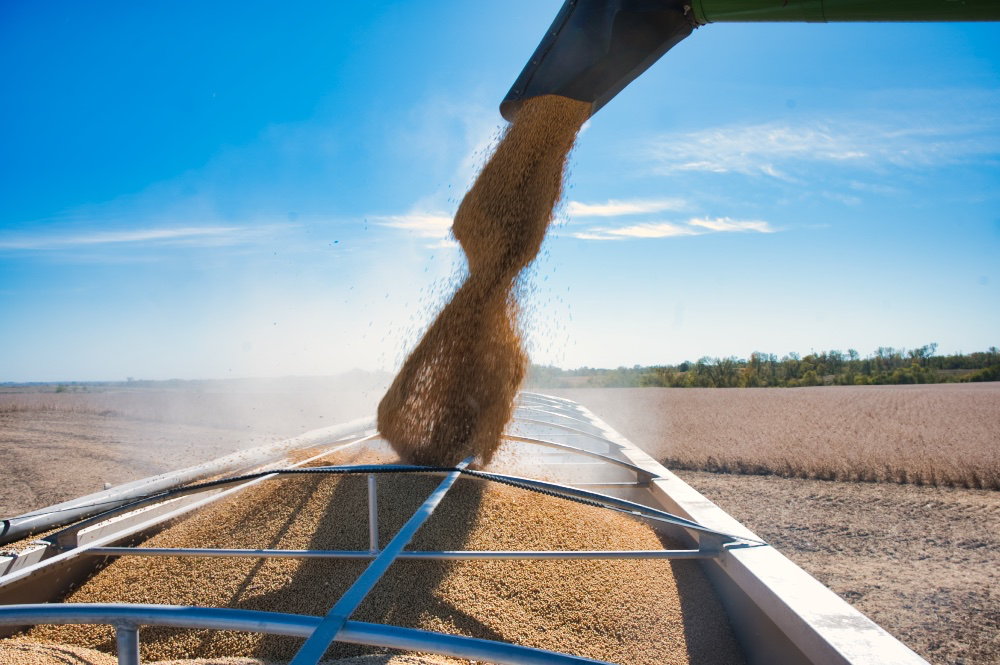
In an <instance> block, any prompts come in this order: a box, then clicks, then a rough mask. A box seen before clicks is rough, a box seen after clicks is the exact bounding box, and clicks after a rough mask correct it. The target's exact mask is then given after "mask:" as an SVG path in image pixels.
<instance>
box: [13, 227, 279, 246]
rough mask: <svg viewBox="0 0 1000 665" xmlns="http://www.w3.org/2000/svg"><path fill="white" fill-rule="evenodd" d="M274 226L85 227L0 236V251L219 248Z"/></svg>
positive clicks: (244, 240) (249, 237) (266, 230)
mask: <svg viewBox="0 0 1000 665" xmlns="http://www.w3.org/2000/svg"><path fill="white" fill-rule="evenodd" d="M271 230H274V227H259V226H258V227H247V226H181V227H160V228H146V229H116V230H110V231H109V230H88V231H77V232H62V233H58V232H57V233H45V234H38V233H36V234H33V235H14V234H4V235H0V249H2V250H28V251H30V250H35V251H45V250H58V249H72V248H75V247H76V248H80V247H99V246H116V245H146V246H184V247H219V246H226V245H235V244H240V243H244V242H247V241H249V240H250V239H251V238H253V237H255V236H260V235H262V234H264V233H266V232H268V231H271Z"/></svg>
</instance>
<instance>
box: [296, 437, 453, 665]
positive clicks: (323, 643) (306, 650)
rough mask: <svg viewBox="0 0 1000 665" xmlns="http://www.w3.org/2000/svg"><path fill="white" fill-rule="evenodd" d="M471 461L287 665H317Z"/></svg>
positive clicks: (409, 523)
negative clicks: (348, 620)
mask: <svg viewBox="0 0 1000 665" xmlns="http://www.w3.org/2000/svg"><path fill="white" fill-rule="evenodd" d="M472 460H473V458H472V457H469V458H467V459H466V460H464V461H463V462H461V463H460V464H458V465H457V466H456V467H455V470H454V471H452V472H451V473H449V474H448V475H447V476H446V477H445V479H444V480H442V481H441V484H440V485H438V487H437V489H436V490H434V492H433V493H432V494H431V495H430V496H429V497H427V500H426V501H424V503H423V504H422V505H421V506H420V507H419V508H418V509H417V512H415V513H414V514H413V517H411V518H410V519H409V520H408V521H407V522H406V524H404V525H403V528H402V529H400V530H399V533H397V534H396V535H395V537H393V539H392V540H390V541H389V544H388V545H386V546H385V549H384V550H382V551H381V552H380V553H379V555H378V556H377V557H375V560H374V561H372V562H371V564H370V565H369V566H368V567H367V568H366V569H365V572H363V573H361V576H360V577H359V578H358V579H357V580H355V581H354V584H352V585H351V588H350V589H348V590H347V591H346V592H345V593H344V595H343V596H341V597H340V600H338V601H337V603H336V604H335V605H334V606H333V607H332V608H330V611H329V612H327V613H326V616H325V617H323V621H322V622H321V623H320V625H319V626H317V627H316V630H315V631H313V634H312V635H310V636H309V639H307V640H306V643H305V644H303V645H302V648H300V649H299V651H298V653H296V654H295V657H294V658H292V660H291V662H290V663H289V665H316V663H319V661H320V659H321V658H323V654H324V653H326V650H327V649H328V648H329V646H330V644H331V643H332V642H333V641H334V640H336V639H337V633H339V632H340V630H341V628H343V627H344V624H345V623H346V622H347V619H348V617H350V616H351V614H352V613H353V612H354V610H356V609H357V608H358V605H360V604H361V602H362V601H363V600H364V599H365V596H367V595H368V593H369V592H370V591H371V590H372V588H373V587H374V586H375V585H376V584H377V583H378V581H379V580H380V579H381V578H382V575H384V574H385V571H387V570H388V569H389V566H391V565H392V563H393V561H395V560H396V557H397V556H399V554H400V552H402V551H403V548H404V547H406V546H407V545H408V544H409V542H410V540H411V539H412V538H413V534H415V533H416V532H417V529H419V528H420V527H421V526H423V524H424V522H426V521H427V519H428V518H429V517H430V516H431V514H432V513H433V512H434V509H435V508H437V507H438V504H440V503H441V499H443V498H444V495H445V494H447V493H448V490H449V489H451V486H452V485H454V484H455V481H456V480H458V476H459V475H460V474H461V473H462V470H463V469H465V467H467V466H469V464H471V463H472Z"/></svg>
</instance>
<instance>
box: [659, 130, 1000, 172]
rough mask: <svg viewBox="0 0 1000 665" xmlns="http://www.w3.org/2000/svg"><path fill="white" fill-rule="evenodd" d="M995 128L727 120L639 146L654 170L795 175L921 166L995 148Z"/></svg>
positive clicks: (998, 145)
mask: <svg viewBox="0 0 1000 665" xmlns="http://www.w3.org/2000/svg"><path fill="white" fill-rule="evenodd" d="M998 152H1000V137H998V136H997V135H996V133H995V128H990V127H985V126H983V127H976V126H971V125H968V124H961V125H956V124H954V123H951V124H944V123H942V124H940V125H923V124H921V125H912V124H911V125H909V126H907V125H903V124H901V123H894V122H892V121H890V120H886V121H884V122H864V121H853V120H842V121H818V120H817V121H813V122H805V123H802V124H798V125H795V124H790V123H776V122H771V123H757V124H746V125H732V126H729V127H722V128H716V129H707V130H703V131H700V132H694V133H685V134H682V133H671V134H665V135H661V136H659V137H658V138H656V139H655V140H653V141H652V142H651V143H650V144H649V145H648V147H645V148H643V150H642V155H643V157H644V158H645V159H648V160H649V161H651V162H652V163H653V170H654V172H656V173H659V174H663V175H668V174H673V173H677V172H680V171H702V172H712V173H739V174H743V175H748V176H767V177H771V178H778V179H782V180H790V181H792V180H795V170H796V168H797V167H798V166H800V165H804V164H807V163H816V164H819V163H822V164H827V165H836V164H840V165H850V166H852V167H855V168H869V169H871V168H884V167H886V166H894V167H900V168H924V167H928V166H937V165H943V164H952V163H960V162H966V161H972V160H975V159H981V158H984V157H989V156H991V155H996V154H997V153H998Z"/></svg>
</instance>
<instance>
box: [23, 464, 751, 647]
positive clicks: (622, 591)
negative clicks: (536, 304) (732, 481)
mask: <svg viewBox="0 0 1000 665" xmlns="http://www.w3.org/2000/svg"><path fill="white" fill-rule="evenodd" d="M438 482H439V480H438V479H436V478H431V477H422V476H413V475H394V476H384V475H383V476H379V478H378V491H379V496H380V497H390V496H391V497H392V500H391V501H389V500H383V501H381V502H380V504H379V527H380V540H381V542H383V543H385V542H388V539H389V538H390V537H391V536H392V535H393V534H394V533H395V532H396V531H397V530H398V529H399V528H400V527H401V526H402V524H403V523H404V522H405V521H406V519H408V518H409V516H410V515H411V514H412V511H413V510H415V509H416V508H417V506H418V505H419V504H420V503H421V502H422V501H423V500H424V499H425V498H426V497H427V496H428V495H429V493H430V492H431V491H432V490H433V488H434V487H435V486H436V485H437V483H438ZM366 505H367V503H366V481H365V478H364V477H344V478H338V477H333V476H318V477H302V476H289V477H284V478H283V479H281V480H274V481H270V482H268V483H265V484H262V485H258V486H256V487H253V488H250V489H247V490H245V491H244V493H243V495H242V496H241V498H240V500H239V502H234V503H232V504H230V505H226V506H214V507H210V508H208V509H206V510H205V511H203V512H201V513H199V514H197V515H195V516H193V517H192V518H191V519H189V520H187V521H185V522H183V523H181V524H178V525H176V526H174V527H172V528H170V529H168V530H167V531H165V532H163V533H161V534H159V535H157V536H155V537H153V538H151V539H150V540H149V541H148V545H149V546H166V547H206V546H207V547H213V546H214V547H219V546H225V547H237V548H244V547H246V548H263V547H266V548H288V549H298V548H313V549H353V550H363V549H367V545H368V543H367V521H366V519H365V517H364V515H365V514H366ZM660 547H662V544H661V542H660V540H659V539H658V537H657V536H656V535H655V534H654V533H653V532H652V531H651V530H650V529H649V528H648V527H646V526H645V525H643V524H640V523H638V522H636V521H634V520H632V519H630V518H627V517H624V516H622V515H619V514H616V513H612V512H610V511H606V510H601V509H597V508H592V507H589V506H582V505H580V504H576V503H571V502H566V501H561V500H558V499H554V498H551V497H546V496H542V495H539V494H534V493H528V492H524V491H521V490H517V489H514V488H510V487H507V486H502V485H494V484H486V483H482V482H480V481H477V480H472V479H460V480H459V481H458V482H457V483H456V484H455V486H454V487H453V488H452V490H451V492H449V494H448V495H447V496H446V498H445V499H444V501H443V502H442V504H441V505H440V507H439V508H438V511H437V512H436V513H435V514H434V515H433V517H432V518H431V519H430V520H429V521H428V523H427V524H426V525H425V526H424V527H423V528H422V529H421V530H420V531H418V532H417V535H416V537H415V538H414V541H413V543H412V545H411V548H412V549H434V550H447V549H636V548H640V549H646V548H649V549H655V548H660ZM365 565H366V562H362V561H353V562H352V561H335V560H315V559H314V560H276V559H272V560H255V559H194V558H138V557H129V558H121V559H119V560H117V561H115V562H114V563H112V564H110V565H109V566H108V567H107V568H105V569H104V570H102V571H101V572H99V573H98V574H97V575H95V576H94V577H93V578H92V579H91V580H90V581H88V582H87V583H85V584H84V585H83V586H82V587H80V588H79V589H77V590H76V591H74V592H72V593H71V594H70V595H69V597H68V598H66V600H67V601H68V602H132V603H176V604H181V605H198V606H208V605H213V606H223V607H233V608H243V609H257V610H268V611H277V612H293V613H302V614H313V615H321V614H324V613H325V612H326V611H327V610H329V608H330V607H331V606H332V605H333V603H334V602H335V601H336V599H337V598H338V597H339V596H340V595H341V594H342V593H343V592H344V591H345V590H346V589H347V587H348V586H350V584H351V583H352V582H353V580H354V579H355V578H356V577H357V576H358V575H359V574H360V572H361V571H362V570H363V568H364V567H365ZM352 618H354V619H357V620H361V621H373V622H379V623H394V624H398V625H402V626H409V627H417V628H423V629H428V630H436V631H442V632H447V633H456V634H464V635H471V636H475V637H482V638H487V639H494V640H504V641H511V642H514V643H519V644H525V645H529V646H535V647H541V648H548V649H556V650H561V651H569V652H573V653H577V654H579V655H584V656H589V657H591V658H598V659H602V660H609V661H612V662H619V663H688V662H699V663H704V662H720V663H733V662H741V656H740V653H739V650H738V647H737V646H736V643H735V640H734V638H733V636H732V634H731V631H730V627H729V623H728V619H727V617H726V615H725V613H724V611H723V610H722V608H721V606H720V604H719V603H718V600H717V599H716V597H715V594H714V592H713V590H712V588H711V585H710V584H709V583H708V581H707V580H706V579H705V578H704V576H703V575H702V573H701V571H700V568H699V567H698V565H697V564H696V563H694V562H691V561H678V562H674V563H671V562H669V561H464V562H454V561H453V562H431V561H400V562H397V563H396V564H394V565H393V566H392V567H391V568H390V570H389V572H388V573H387V575H386V577H384V578H383V579H382V581H381V582H380V583H379V584H378V585H377V586H376V587H375V589H374V590H373V592H372V593H371V594H370V595H369V597H368V598H367V599H366V600H365V602H364V603H363V604H362V605H361V607H360V608H359V609H358V611H357V612H355V614H354V616H353V617H352ZM29 635H30V637H31V639H33V640H35V641H38V642H44V643H58V644H72V645H76V646H80V647H85V648H92V649H98V650H100V651H104V652H113V650H114V633H113V630H112V629H111V628H110V627H105V626H63V627H56V626H40V627H37V628H35V629H34V630H32V631H31V633H30V634H29ZM141 643H142V655H143V660H144V662H147V661H155V660H163V659H177V658H197V657H200V658H218V657H223V656H244V657H254V658H261V659H263V660H265V661H278V662H287V661H288V659H289V658H290V657H291V656H292V654H294V653H295V651H296V650H297V648H298V646H299V645H300V644H301V641H300V640H295V639H291V638H281V637H273V636H263V635H255V634H244V633H233V632H215V631H196V630H183V631H182V630H172V629H156V628H152V627H147V628H144V629H142V633H141ZM372 653H376V654H378V653H380V651H379V650H378V649H372V648H366V647H360V646H355V645H346V644H335V645H334V646H333V647H331V649H330V651H329V652H328V654H327V657H328V658H346V657H356V656H361V655H366V654H372Z"/></svg>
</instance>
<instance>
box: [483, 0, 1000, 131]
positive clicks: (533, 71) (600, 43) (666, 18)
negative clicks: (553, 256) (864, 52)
mask: <svg viewBox="0 0 1000 665" xmlns="http://www.w3.org/2000/svg"><path fill="white" fill-rule="evenodd" d="M998 20H1000V2H996V1H995V0H958V1H956V0H910V1H907V0H868V1H865V0H566V2H565V3H564V4H563V6H562V9H560V10H559V13H558V14H557V15H556V18H555V20H554V21H553V22H552V26H551V27H550V28H549V29H548V31H547V32H546V33H545V37H544V38H543V39H542V41H541V43H540V44H539V45H538V48H537V49H535V53H534V54H533V55H532V56H531V58H530V59H529V60H528V64H527V65H525V67H524V70H523V71H522V72H521V75H520V76H518V77H517V80H516V81H515V82H514V85H513V87H511V89H510V92H508V93H507V96H506V97H505V98H504V100H503V102H502V103H501V104H500V113H501V114H502V115H503V117H504V118H506V119H507V120H511V119H512V118H513V117H514V114H515V113H516V112H517V109H518V108H519V107H520V105H521V104H522V103H523V102H524V101H525V100H526V99H530V98H532V97H539V96H541V95H560V96H563V97H569V98H570V99H576V100H579V101H582V102H591V103H592V104H593V108H592V111H591V113H596V112H597V111H598V110H599V109H600V108H601V107H603V106H604V105H605V104H607V103H608V102H609V101H611V99H612V98H613V97H614V96H615V95H617V94H618V93H619V92H621V91H622V90H623V89H624V88H625V86H627V85H628V84H629V83H631V82H632V81H634V80H635V79H636V78H637V77H638V76H639V75H640V74H642V73H643V72H644V71H646V70H647V69H649V67H650V66H651V65H652V64H653V63H654V62H656V61H657V60H658V59H659V58H660V56H662V55H663V54H664V53H666V52H667V51H669V50H670V49H671V48H673V47H674V46H676V45H677V44H678V43H680V42H681V41H682V40H683V39H684V38H686V37H687V36H688V35H690V34H691V33H692V32H693V31H694V30H695V29H696V28H698V27H700V26H702V25H706V24H708V23H762V22H775V23H778V22H781V23H788V22H800V23H850V22H933V21H948V22H954V21H998Z"/></svg>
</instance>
